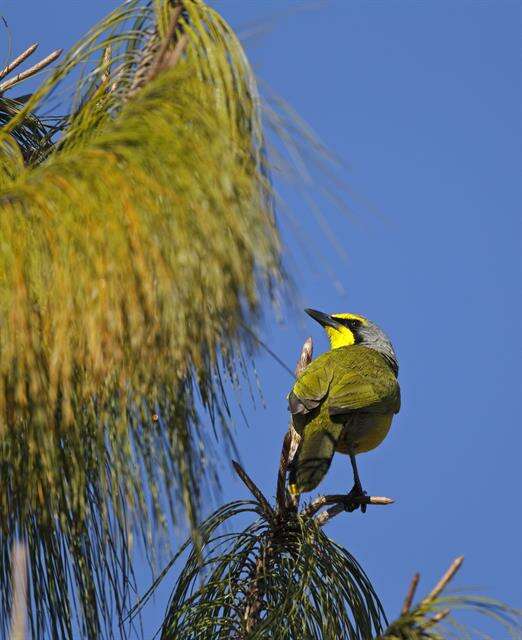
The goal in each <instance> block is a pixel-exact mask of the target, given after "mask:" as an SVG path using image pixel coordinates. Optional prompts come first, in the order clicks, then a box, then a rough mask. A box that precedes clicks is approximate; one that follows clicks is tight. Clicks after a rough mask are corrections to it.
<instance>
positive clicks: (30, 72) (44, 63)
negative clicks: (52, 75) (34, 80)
mask: <svg viewBox="0 0 522 640" xmlns="http://www.w3.org/2000/svg"><path fill="white" fill-rule="evenodd" d="M62 51H63V49H56V51H53V52H52V53H50V54H49V55H48V56H47V57H46V58H44V59H43V60H40V62H37V63H36V64H34V65H33V66H32V67H29V69H26V70H25V71H22V72H21V73H19V74H17V75H16V76H14V77H13V78H10V79H9V80H6V81H5V82H2V83H1V84H0V93H3V92H4V91H7V90H8V89H11V87H14V86H15V84H18V83H19V82H22V80H27V78H30V77H31V76H34V75H35V74H36V73H38V72H39V71H41V70H42V69H45V67H48V66H49V65H50V64H51V63H52V62H54V61H55V60H56V59H57V58H59V57H60V56H61V55H62Z"/></svg>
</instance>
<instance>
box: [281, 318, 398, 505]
mask: <svg viewBox="0 0 522 640" xmlns="http://www.w3.org/2000/svg"><path fill="white" fill-rule="evenodd" d="M305 311H306V313H308V315H310V316H311V317H312V318H313V319H314V320H317V322H319V324H321V325H322V326H323V327H324V329H325V331H326V334H327V336H328V338H329V340H330V347H331V349H330V351H327V352H326V353H323V354H322V355H321V356H319V357H318V358H316V359H315V360H313V361H312V362H311V363H310V364H309V365H308V366H307V367H306V369H305V370H304V371H303V373H302V374H301V375H300V376H299V378H298V379H297V380H296V382H295V384H294V386H293V388H292V390H291V391H290V394H289V396H288V405H289V410H290V411H291V413H292V421H293V425H294V428H295V429H296V431H297V432H298V433H299V435H300V436H301V440H300V443H299V447H298V449H297V451H296V453H295V455H294V458H293V460H292V462H291V464H290V469H289V487H290V491H291V493H293V494H298V493H302V492H305V491H312V490H313V489H315V487H317V485H318V484H319V483H320V482H321V480H322V479H323V477H324V476H325V474H326V472H327V471H328V468H329V467H330V463H331V461H332V457H333V454H334V452H335V451H338V452H339V453H344V454H348V455H349V456H350V460H351V463H352V468H353V475H354V487H353V488H352V490H351V492H350V493H349V494H348V495H349V496H358V495H364V492H363V489H362V486H361V482H360V479H359V474H358V471H357V464H356V461H355V456H356V455H357V454H358V453H362V452H365V451H370V450H371V449H374V448H375V447H377V446H378V445H379V444H380V443H381V442H382V441H383V440H384V438H385V437H386V435H387V433H388V431H389V429H390V426H391V422H392V419H393V416H394V414H395V413H397V412H398V411H399V409H400V405H401V397H400V388H399V383H398V381H397V375H398V372H399V365H398V363H397V356H396V355H395V351H394V349H393V346H392V344H391V342H390V339H389V338H388V336H387V335H386V334H385V333H384V331H382V330H381V329H380V328H379V327H378V326H377V325H376V324H374V323H373V322H371V321H370V320H368V319H367V318H365V317H363V316H360V315H357V314H354V313H335V314H332V315H329V314H326V313H322V312H321V311H315V310H314V309H305Z"/></svg>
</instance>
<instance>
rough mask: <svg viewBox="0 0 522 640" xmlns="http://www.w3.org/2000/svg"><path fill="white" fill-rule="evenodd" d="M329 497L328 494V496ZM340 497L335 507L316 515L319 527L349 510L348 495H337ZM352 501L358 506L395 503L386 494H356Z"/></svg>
mask: <svg viewBox="0 0 522 640" xmlns="http://www.w3.org/2000/svg"><path fill="white" fill-rule="evenodd" d="M326 497H328V496H326ZM337 498H338V499H337V500H336V501H335V504H334V505H333V507H330V508H329V509H326V511H323V512H322V513H320V514H319V515H318V516H315V522H316V524H317V525H318V526H319V527H324V525H325V524H326V523H327V522H330V520H331V519H332V518H335V516H338V515H339V514H340V513H344V512H345V511H347V510H349V509H347V507H348V500H347V496H346V495H341V496H338V497H337ZM350 501H351V503H352V504H353V506H354V507H358V506H360V505H362V504H376V505H387V504H393V500H392V499H391V498H385V497H384V496H354V497H352V498H351V499H350ZM325 504H326V503H325Z"/></svg>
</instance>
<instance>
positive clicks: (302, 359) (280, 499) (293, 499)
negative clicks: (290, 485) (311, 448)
mask: <svg viewBox="0 0 522 640" xmlns="http://www.w3.org/2000/svg"><path fill="white" fill-rule="evenodd" d="M313 351H314V345H313V342H312V338H310V337H309V338H307V339H306V340H305V341H304V343H303V347H302V349H301V355H300V356H299V360H298V361H297V364H296V367H295V377H296V378H298V377H299V376H300V375H301V374H302V373H303V371H304V370H305V368H306V367H307V366H308V365H309V364H310V362H311V361H312V357H313ZM300 439H301V438H300V436H299V434H298V433H297V431H296V430H295V429H294V427H293V424H292V421H290V424H289V426H288V431H287V432H286V434H285V437H284V440H283V446H282V448H281V456H280V459H279V471H278V474H277V490H276V500H277V508H278V510H279V511H280V512H283V511H284V510H285V509H287V508H288V507H289V506H292V508H293V509H297V505H298V501H299V497H298V496H288V493H287V490H286V472H287V470H288V465H289V464H290V462H291V461H292V459H293V457H294V455H295V452H296V451H297V447H298V446H299V440H300ZM289 502H290V504H289Z"/></svg>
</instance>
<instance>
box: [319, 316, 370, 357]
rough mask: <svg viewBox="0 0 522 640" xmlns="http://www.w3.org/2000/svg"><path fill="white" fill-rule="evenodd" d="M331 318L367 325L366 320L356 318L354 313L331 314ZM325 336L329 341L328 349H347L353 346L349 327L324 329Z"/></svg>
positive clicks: (353, 339)
mask: <svg viewBox="0 0 522 640" xmlns="http://www.w3.org/2000/svg"><path fill="white" fill-rule="evenodd" d="M332 318H340V319H341V320H359V321H360V322H361V323H362V324H367V320H366V318H364V317H363V316H358V315H357V314H356V313H333V314H332ZM324 330H325V331H326V335H327V336H328V339H329V340H330V347H331V348H332V349H338V348H339V347H349V346H350V345H352V344H355V336H354V334H353V331H352V330H351V329H350V328H349V327H344V326H343V327H339V328H338V329H334V328H333V327H325V328H324Z"/></svg>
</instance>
